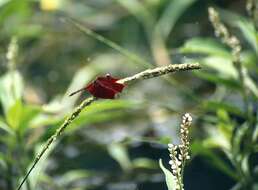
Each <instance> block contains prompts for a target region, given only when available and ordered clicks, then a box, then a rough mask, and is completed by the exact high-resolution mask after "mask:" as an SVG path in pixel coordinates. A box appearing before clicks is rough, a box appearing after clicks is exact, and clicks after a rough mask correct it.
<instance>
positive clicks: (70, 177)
mask: <svg viewBox="0 0 258 190" xmlns="http://www.w3.org/2000/svg"><path fill="white" fill-rule="evenodd" d="M91 175H92V172H89V171H87V170H81V169H78V170H70V171H68V172H66V173H64V174H63V175H62V177H60V178H59V179H57V184H58V185H59V186H60V187H66V186H68V185H71V184H72V183H75V182H76V181H78V180H82V179H86V178H88V177H90V176H91Z"/></svg>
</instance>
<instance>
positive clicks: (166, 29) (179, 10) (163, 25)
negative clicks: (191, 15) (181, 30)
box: [156, 0, 196, 39]
mask: <svg viewBox="0 0 258 190" xmlns="http://www.w3.org/2000/svg"><path fill="white" fill-rule="evenodd" d="M195 1H196V0H180V1H178V0H171V1H170V3H169V4H168V5H167V6H166V8H165V10H164V11H163V13H162V15H161V17H160V18H159V21H158V23H157V26H156V27H158V29H159V30H160V31H161V34H162V35H163V37H164V38H165V39H166V38H167V37H168V36H169V34H170V32H171V30H172V29H173V27H174V26H175V24H176V22H177V20H178V19H179V18H180V16H181V15H182V14H183V13H184V12H185V11H186V10H187V9H188V8H189V7H190V6H191V5H192V4H193V3H194V2H195Z"/></svg>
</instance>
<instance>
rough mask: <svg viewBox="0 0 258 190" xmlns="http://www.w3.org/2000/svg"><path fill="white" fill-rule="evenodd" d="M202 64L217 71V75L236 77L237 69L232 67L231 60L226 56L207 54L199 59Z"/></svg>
mask: <svg viewBox="0 0 258 190" xmlns="http://www.w3.org/2000/svg"><path fill="white" fill-rule="evenodd" d="M201 63H202V65H205V66H207V67H209V68H211V69H214V70H215V71H217V72H218V74H219V75H221V76H224V77H225V78H231V79H237V76H238V74H237V71H236V69H235V68H234V66H233V64H232V61H231V60H230V59H228V58H224V57H218V56H209V57H207V58H204V59H202V60H201Z"/></svg>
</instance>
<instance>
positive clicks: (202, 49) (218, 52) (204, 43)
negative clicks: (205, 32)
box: [180, 38, 232, 58]
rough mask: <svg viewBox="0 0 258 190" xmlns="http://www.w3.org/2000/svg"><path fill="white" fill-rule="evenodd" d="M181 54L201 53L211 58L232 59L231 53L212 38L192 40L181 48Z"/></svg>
mask: <svg viewBox="0 0 258 190" xmlns="http://www.w3.org/2000/svg"><path fill="white" fill-rule="evenodd" d="M180 52H181V53H201V54H207V55H211V56H218V57H224V58H231V57H232V56H231V54H230V52H229V51H228V50H227V49H226V48H225V46H223V45H222V44H221V43H219V42H218V41H216V40H214V39H212V38H192V39H190V40H188V41H186V42H185V43H184V45H183V47H181V48H180Z"/></svg>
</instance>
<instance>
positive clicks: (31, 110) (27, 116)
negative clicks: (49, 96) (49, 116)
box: [20, 105, 42, 130]
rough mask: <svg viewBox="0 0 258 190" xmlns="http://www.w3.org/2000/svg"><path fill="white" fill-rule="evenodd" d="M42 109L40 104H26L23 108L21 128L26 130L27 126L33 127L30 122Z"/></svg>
mask: <svg viewBox="0 0 258 190" xmlns="http://www.w3.org/2000/svg"><path fill="white" fill-rule="evenodd" d="M41 111H42V109H41V108H40V107H38V106H32V105H24V106H23V110H22V118H21V123H20V125H21V129H22V130H24V129H26V128H27V127H31V126H30V123H31V122H32V120H33V119H34V118H35V117H36V116H37V115H38V114H40V113H41Z"/></svg>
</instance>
